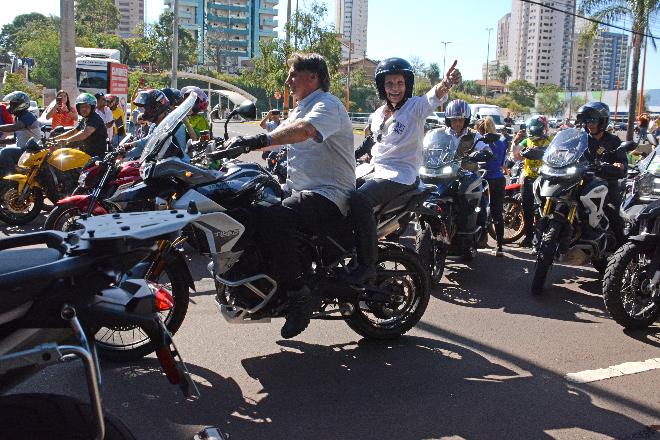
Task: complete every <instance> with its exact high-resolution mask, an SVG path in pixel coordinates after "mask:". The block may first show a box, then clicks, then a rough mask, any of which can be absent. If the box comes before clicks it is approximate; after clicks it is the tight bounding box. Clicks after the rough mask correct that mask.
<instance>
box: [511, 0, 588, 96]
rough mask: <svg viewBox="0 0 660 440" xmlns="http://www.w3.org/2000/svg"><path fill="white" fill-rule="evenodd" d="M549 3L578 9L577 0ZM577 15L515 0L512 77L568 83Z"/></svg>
mask: <svg viewBox="0 0 660 440" xmlns="http://www.w3.org/2000/svg"><path fill="white" fill-rule="evenodd" d="M545 3H546V4H547V5H548V6H554V7H556V8H558V9H562V10H564V11H570V12H575V0H561V1H553V0H548V1H546V2H545ZM573 28H574V22H573V17H572V16H571V15H569V14H564V13H562V12H559V11H555V10H552V9H548V8H546V7H544V6H541V5H538V4H533V3H527V2H521V1H519V0H513V1H512V6H511V18H510V21H509V41H508V53H507V64H508V65H509V68H510V69H511V72H512V74H513V75H512V77H511V79H524V80H527V81H529V82H530V83H532V84H534V85H535V86H539V85H541V84H558V85H560V86H561V87H565V86H566V85H567V84H568V71H569V68H570V61H571V56H570V54H571V38H572V36H573V33H574V32H573Z"/></svg>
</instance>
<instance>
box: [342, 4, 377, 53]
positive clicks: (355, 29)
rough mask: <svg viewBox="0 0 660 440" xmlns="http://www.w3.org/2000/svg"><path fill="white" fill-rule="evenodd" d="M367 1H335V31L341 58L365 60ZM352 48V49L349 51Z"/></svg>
mask: <svg viewBox="0 0 660 440" xmlns="http://www.w3.org/2000/svg"><path fill="white" fill-rule="evenodd" d="M368 18H369V0H335V30H336V31H337V33H339V34H340V35H341V42H342V48H341V57H342V60H343V61H346V60H348V58H349V52H350V57H351V58H365V57H366V55H367V23H368ZM351 47H352V49H351Z"/></svg>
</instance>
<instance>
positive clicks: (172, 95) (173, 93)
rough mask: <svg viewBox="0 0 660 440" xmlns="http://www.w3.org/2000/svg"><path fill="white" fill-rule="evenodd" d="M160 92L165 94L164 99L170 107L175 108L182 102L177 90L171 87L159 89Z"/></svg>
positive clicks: (181, 96) (179, 92)
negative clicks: (168, 102)
mask: <svg viewBox="0 0 660 440" xmlns="http://www.w3.org/2000/svg"><path fill="white" fill-rule="evenodd" d="M160 91H161V92H163V93H164V94H165V97H166V98H167V100H168V101H170V105H171V106H172V107H176V106H177V105H179V104H181V102H182V101H183V95H182V94H181V91H179V89H174V88H172V87H165V88H164V89H160Z"/></svg>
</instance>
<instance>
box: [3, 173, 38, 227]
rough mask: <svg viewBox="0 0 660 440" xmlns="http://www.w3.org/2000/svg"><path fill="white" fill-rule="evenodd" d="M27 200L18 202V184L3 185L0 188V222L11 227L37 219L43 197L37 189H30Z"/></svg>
mask: <svg viewBox="0 0 660 440" xmlns="http://www.w3.org/2000/svg"><path fill="white" fill-rule="evenodd" d="M29 191H30V194H29V196H28V199H27V200H25V201H23V202H19V201H18V198H19V195H20V194H19V193H18V184H17V183H16V182H9V183H3V184H2V185H1V186H0V220H2V221H3V222H5V223H7V224H9V225H12V226H18V225H25V224H28V223H30V222H31V221H32V220H34V219H35V218H37V216H38V215H39V213H40V212H41V209H42V208H43V206H44V195H43V193H42V192H41V190H39V189H35V188H31V189H30V190H29Z"/></svg>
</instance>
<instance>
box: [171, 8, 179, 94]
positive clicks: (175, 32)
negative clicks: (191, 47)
mask: <svg viewBox="0 0 660 440" xmlns="http://www.w3.org/2000/svg"><path fill="white" fill-rule="evenodd" d="M172 3H173V5H174V20H172V82H171V84H172V88H173V89H176V88H177V85H176V72H177V69H178V68H179V0H174V1H173V2H172Z"/></svg>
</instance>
